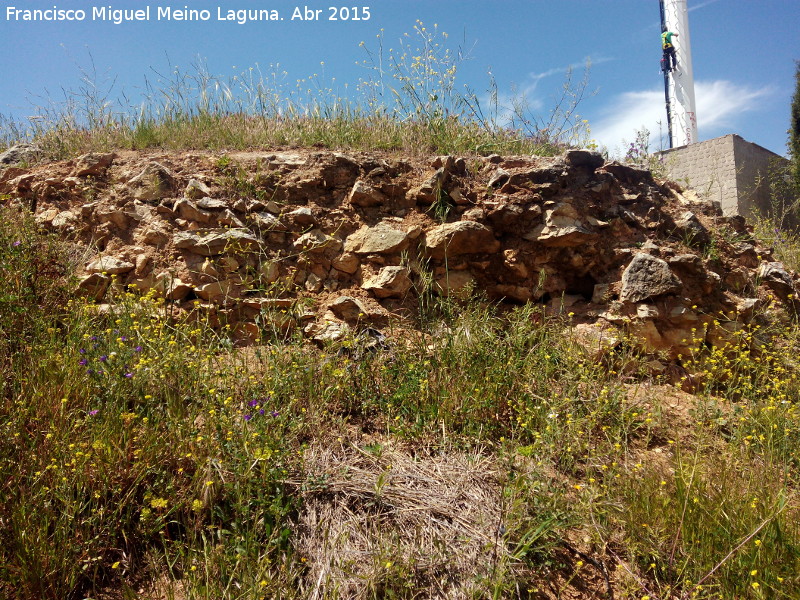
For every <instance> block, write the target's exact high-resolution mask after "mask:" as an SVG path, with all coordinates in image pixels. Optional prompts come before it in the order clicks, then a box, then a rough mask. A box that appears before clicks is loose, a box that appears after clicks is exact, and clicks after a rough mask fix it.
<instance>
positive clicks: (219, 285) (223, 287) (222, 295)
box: [194, 279, 242, 304]
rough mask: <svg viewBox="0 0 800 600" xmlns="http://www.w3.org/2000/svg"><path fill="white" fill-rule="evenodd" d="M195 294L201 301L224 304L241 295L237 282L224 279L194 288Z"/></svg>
mask: <svg viewBox="0 0 800 600" xmlns="http://www.w3.org/2000/svg"><path fill="white" fill-rule="evenodd" d="M194 291H195V294H197V295H198V296H199V297H200V298H202V299H203V300H208V301H210V302H216V303H218V304H224V303H226V302H229V301H231V300H234V299H236V298H240V297H241V295H242V289H241V286H240V285H239V284H238V282H236V281H234V280H232V279H225V280H223V281H214V282H212V283H206V284H205V285H201V286H198V287H196V288H195V290H194Z"/></svg>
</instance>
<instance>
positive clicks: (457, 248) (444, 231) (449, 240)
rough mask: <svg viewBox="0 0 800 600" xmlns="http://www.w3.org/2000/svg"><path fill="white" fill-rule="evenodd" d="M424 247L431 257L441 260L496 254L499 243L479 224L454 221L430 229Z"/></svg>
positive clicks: (486, 228)
mask: <svg viewBox="0 0 800 600" xmlns="http://www.w3.org/2000/svg"><path fill="white" fill-rule="evenodd" d="M425 247H426V249H427V251H428V254H429V255H430V256H431V257H433V258H438V259H442V258H445V256H448V257H452V256H457V255H460V254H477V253H492V252H497V250H499V249H500V242H498V241H497V240H496V239H495V237H494V234H493V233H492V231H491V230H490V229H489V228H488V227H486V226H485V225H482V224H481V223H476V222H475V221H456V222H455V223H445V224H444V225H439V226H438V227H434V228H433V229H431V230H430V231H429V232H428V234H427V236H426V239H425Z"/></svg>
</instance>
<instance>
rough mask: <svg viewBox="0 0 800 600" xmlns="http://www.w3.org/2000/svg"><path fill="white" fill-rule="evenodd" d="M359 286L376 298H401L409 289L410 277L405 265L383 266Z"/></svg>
mask: <svg viewBox="0 0 800 600" xmlns="http://www.w3.org/2000/svg"><path fill="white" fill-rule="evenodd" d="M361 287H362V288H364V289H365V290H368V291H371V292H372V293H373V294H375V296H376V297H377V298H402V297H403V296H404V295H405V294H406V292H408V290H409V289H411V279H409V277H408V269H406V268H405V267H383V268H382V269H381V270H380V271H379V272H378V274H377V275H375V276H374V277H371V278H370V279H368V280H367V281H365V282H364V283H363V285H362V286H361Z"/></svg>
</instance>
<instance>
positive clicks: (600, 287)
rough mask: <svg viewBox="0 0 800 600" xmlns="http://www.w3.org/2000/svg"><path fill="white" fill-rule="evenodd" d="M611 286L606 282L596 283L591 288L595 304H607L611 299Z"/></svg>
mask: <svg viewBox="0 0 800 600" xmlns="http://www.w3.org/2000/svg"><path fill="white" fill-rule="evenodd" d="M611 296H612V293H611V286H610V285H609V284H607V283H596V284H595V286H594V289H593V290H592V302H593V303H595V304H608V302H610V301H611Z"/></svg>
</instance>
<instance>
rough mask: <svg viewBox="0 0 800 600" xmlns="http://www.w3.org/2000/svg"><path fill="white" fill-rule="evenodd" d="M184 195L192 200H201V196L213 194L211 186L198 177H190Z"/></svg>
mask: <svg viewBox="0 0 800 600" xmlns="http://www.w3.org/2000/svg"><path fill="white" fill-rule="evenodd" d="M183 195H184V196H185V197H186V198H191V199H192V200H200V199H201V198H205V197H206V196H209V195H211V188H209V187H208V186H207V185H206V184H205V183H203V182H202V181H200V180H198V179H190V180H189V183H187V184H186V189H185V190H184V191H183Z"/></svg>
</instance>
